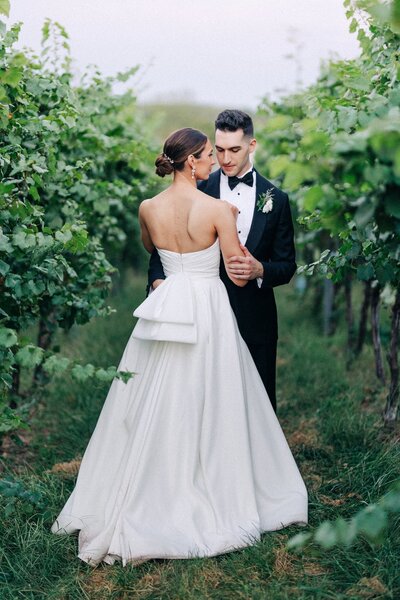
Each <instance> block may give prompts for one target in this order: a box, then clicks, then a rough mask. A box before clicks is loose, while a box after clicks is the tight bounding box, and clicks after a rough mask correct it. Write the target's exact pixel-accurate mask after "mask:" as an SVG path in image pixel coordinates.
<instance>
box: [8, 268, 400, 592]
mask: <svg viewBox="0 0 400 600" xmlns="http://www.w3.org/2000/svg"><path fill="white" fill-rule="evenodd" d="M143 285H144V283H143V280H137V279H136V280H134V279H131V280H129V282H128V284H127V285H126V287H125V289H124V290H123V292H121V293H120V294H119V295H118V296H115V297H114V298H113V303H114V305H115V307H116V308H117V309H118V312H117V313H115V314H114V315H112V316H111V317H109V318H108V319H107V320H99V321H97V322H94V323H92V324H90V325H88V326H85V327H83V328H81V329H75V330H73V331H72V332H71V333H70V334H69V335H68V339H67V341H66V342H65V340H63V348H65V347H66V348H67V352H69V353H70V355H73V356H77V355H79V356H80V357H81V358H82V359H83V360H85V361H90V362H93V363H94V364H99V365H100V364H102V365H108V364H112V363H114V364H116V363H117V362H118V360H119V358H120V356H121V353H122V350H123V348H124V345H125V343H126V341H127V339H128V336H129V334H130V331H131V328H132V316H131V313H132V310H133V307H134V306H135V305H137V303H138V302H139V301H140V298H141V296H142V295H143ZM277 295H278V302H279V312H280V345H279V359H278V363H279V367H278V410H279V418H280V420H281V423H282V426H283V428H284V431H285V433H286V435H287V437H288V440H289V443H290V445H291V447H292V450H293V452H294V454H295V457H296V460H297V462H298V464H299V466H300V470H301V472H302V474H303V476H304V478H305V481H306V484H307V487H308V489H309V494H310V522H311V525H316V524H318V523H319V522H320V521H321V520H324V519H326V518H335V517H337V516H338V515H342V516H344V517H347V516H350V515H351V514H353V512H355V510H356V509H357V508H358V507H359V506H360V504H361V503H368V502H371V501H374V500H376V499H377V498H378V497H379V496H380V495H381V494H383V493H384V492H385V491H386V490H387V488H388V486H389V485H390V483H391V482H392V481H393V480H394V479H396V478H398V477H399V476H400V461H399V458H400V456H399V455H400V450H399V444H398V440H397V441H396V434H395V433H392V434H390V435H389V434H386V433H384V432H383V431H382V429H381V423H380V416H379V410H380V409H381V407H382V405H383V398H382V393H381V392H380V390H379V387H378V386H377V384H376V381H375V379H374V374H373V373H372V372H371V369H370V362H369V360H368V357H364V358H362V359H360V360H359V361H358V362H357V364H355V365H354V366H353V368H352V369H351V371H349V372H347V373H346V372H345V371H344V366H343V365H344V357H343V352H342V348H343V340H342V339H341V336H340V334H338V335H337V336H335V337H334V338H331V339H329V340H327V339H324V338H323V337H322V336H321V335H320V333H319V330H318V328H317V326H316V324H315V322H314V321H313V320H312V318H311V317H310V315H311V310H310V309H309V308H308V307H307V302H306V301H303V300H301V301H299V299H298V298H297V297H296V296H295V294H294V292H293V290H292V289H290V288H289V287H287V286H286V289H281V290H278V294H277ZM107 388H108V385H99V384H94V383H91V384H84V385H83V384H80V385H79V384H77V383H73V382H71V381H69V380H63V379H60V380H59V381H57V382H56V383H55V384H52V386H51V388H50V389H49V390H48V391H47V392H46V398H44V400H43V402H42V404H41V408H40V410H39V411H38V413H37V415H36V417H35V422H34V425H33V429H32V432H31V433H29V434H25V436H26V440H27V441H29V444H27V446H26V447H23V448H20V447H19V446H17V445H15V444H12V443H10V444H9V447H8V451H7V455H6V456H5V458H4V463H3V469H4V471H5V473H6V474H7V473H14V474H15V473H17V475H18V477H20V478H22V479H23V480H24V481H25V483H26V486H27V487H29V488H30V489H37V490H39V491H41V492H42V494H43V495H44V497H45V500H46V503H47V509H46V511H45V513H44V514H40V513H35V512H34V513H33V514H27V512H26V503H25V504H24V503H23V502H20V501H18V502H17V504H16V511H15V512H14V513H13V514H11V515H9V516H8V517H5V516H4V515H2V518H1V520H0V539H1V542H0V598H1V600H15V599H17V598H23V599H35V600H36V599H38V600H39V599H43V598H49V599H54V600H67V599H68V600H79V599H89V600H92V599H93V600H105V599H114V600H125V599H143V600H164V599H165V600H170V599H171V600H203V599H204V600H206V599H216V600H225V599H226V600H236V599H246V600H247V599H254V600H275V599H282V600H283V599H286V598H287V599H296V600H303V599H304V600H308V599H314V598H315V599H329V598H332V599H335V600H337V599H346V600H349V599H350V600H351V599H358V598H367V599H368V598H374V599H384V598H392V599H394V600H395V599H396V598H400V575H399V570H398V564H397V563H398V557H399V556H400V542H399V526H398V524H397V525H395V526H393V527H392V528H391V531H390V533H389V535H388V537H387V539H386V541H385V542H384V543H383V544H382V545H381V546H380V547H379V548H373V547H371V546H370V545H369V544H368V543H367V542H366V541H363V540H361V541H359V542H357V544H356V545H355V546H353V547H351V548H350V549H335V550H333V551H330V552H325V553H323V552H320V551H318V550H317V549H316V548H311V549H309V550H307V551H305V552H304V553H301V554H292V553H289V552H288V551H287V550H286V547H285V544H286V541H287V539H288V538H289V537H290V536H291V535H293V534H295V533H297V532H298V530H299V529H298V528H296V527H291V528H287V529H285V530H283V531H281V532H275V533H271V534H265V535H264V536H263V538H262V540H261V541H260V542H259V543H258V544H257V545H256V546H253V547H251V548H247V549H244V550H241V551H238V552H234V553H231V554H227V555H223V556H220V557H216V558H210V559H191V560H179V561H178V560H177V561H161V560H159V561H151V562H148V563H145V564H143V565H141V566H139V567H126V568H122V566H121V565H118V564H117V565H114V566H112V567H110V566H107V565H105V566H100V567H99V568H97V569H92V568H91V567H89V566H88V565H86V564H84V563H82V562H81V561H79V559H77V558H76V547H77V541H76V538H75V536H69V537H67V536H65V537H64V536H54V535H52V534H50V533H49V527H50V524H51V523H52V520H53V518H54V517H55V516H56V514H58V511H59V510H60V508H61V507H62V505H63V503H64V501H65V499H66V498H67V496H68V494H69V493H70V492H71V490H72V487H73V484H74V477H75V474H76V471H77V468H78V465H79V457H80V456H81V454H82V452H83V451H84V449H85V447H86V444H87V441H88V438H89V436H90V434H91V431H92V430H93V427H94V424H95V422H96V418H97V415H98V412H99V410H100V407H101V405H102V402H103V401H104V398H105V394H106V391H107ZM397 438H398V434H397ZM3 476H4V474H3ZM0 511H2V512H3V507H2V505H1V501H0ZM0 514H1V513H0Z"/></svg>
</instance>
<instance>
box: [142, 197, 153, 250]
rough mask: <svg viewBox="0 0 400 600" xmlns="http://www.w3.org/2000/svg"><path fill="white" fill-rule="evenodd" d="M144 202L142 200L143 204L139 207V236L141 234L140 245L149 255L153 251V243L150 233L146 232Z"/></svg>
mask: <svg viewBox="0 0 400 600" xmlns="http://www.w3.org/2000/svg"><path fill="white" fill-rule="evenodd" d="M145 202H146V200H143V202H142V203H141V204H140V206H139V223H140V231H141V234H142V243H143V246H144V247H145V248H146V250H147V252H150V254H151V253H152V252H153V250H154V244H153V241H152V239H151V235H150V232H149V230H148V227H147V225H146V205H145ZM143 205H144V206H143Z"/></svg>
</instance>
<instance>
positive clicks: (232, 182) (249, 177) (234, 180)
mask: <svg viewBox="0 0 400 600" xmlns="http://www.w3.org/2000/svg"><path fill="white" fill-rule="evenodd" d="M238 183H245V184H246V185H249V186H250V187H253V170H251V171H249V172H248V173H246V175H245V176H244V177H236V175H234V176H233V177H228V185H229V187H230V188H231V190H233V189H234V188H235V187H236V186H237V184H238Z"/></svg>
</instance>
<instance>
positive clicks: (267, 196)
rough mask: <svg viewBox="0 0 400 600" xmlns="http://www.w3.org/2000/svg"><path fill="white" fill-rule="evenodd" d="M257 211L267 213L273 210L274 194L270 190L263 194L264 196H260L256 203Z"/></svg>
mask: <svg viewBox="0 0 400 600" xmlns="http://www.w3.org/2000/svg"><path fill="white" fill-rule="evenodd" d="M257 208H258V210H261V211H262V212H263V213H269V212H271V210H272V209H273V208H274V194H273V192H272V190H268V191H267V192H264V194H260V196H259V198H258V202H257Z"/></svg>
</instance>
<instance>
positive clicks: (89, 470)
mask: <svg viewBox="0 0 400 600" xmlns="http://www.w3.org/2000/svg"><path fill="white" fill-rule="evenodd" d="M214 162H215V161H214V159H213V150H212V146H211V144H210V142H209V140H208V139H207V137H206V136H205V135H204V134H203V133H201V132H200V131H197V130H195V129H190V128H185V129H181V130H179V131H176V132H174V133H172V134H171V135H170V136H169V137H168V139H167V140H166V142H165V144H164V150H163V153H162V154H160V156H159V157H158V158H157V160H156V172H157V174H158V175H160V176H161V177H164V176H165V175H168V174H173V183H172V184H171V185H170V186H169V187H168V188H167V189H166V190H165V191H163V192H161V193H160V194H158V195H157V196H155V197H154V198H151V199H149V200H145V201H144V202H142V204H141V206H140V210H139V219H140V225H141V231H142V240H143V244H144V246H145V248H146V249H147V250H148V251H149V252H151V251H152V250H153V249H154V248H157V250H158V253H159V255H160V258H161V261H162V265H163V269H164V272H165V274H166V276H167V277H166V279H165V281H164V282H163V283H161V284H160V285H159V286H158V287H157V288H156V289H155V291H153V292H152V293H151V294H150V295H149V297H148V298H147V299H146V300H145V301H144V302H143V303H142V304H141V305H140V306H139V307H138V308H137V309H136V310H135V312H134V315H135V316H136V317H138V322H137V324H136V327H135V328H134V330H133V332H132V335H131V338H130V340H129V341H128V344H127V346H126V348H125V351H124V354H123V356H122V359H121V363H120V365H119V369H120V370H128V371H132V372H134V373H135V375H134V376H133V378H132V379H131V380H129V382H128V383H126V384H125V383H123V382H122V381H120V380H114V382H113V383H112V385H111V388H110V390H109V393H108V396H107V399H106V401H105V403H104V406H103V409H102V411H101V413H100V416H99V419H98V422H97V425H96V428H95V430H94V432H93V435H92V437H91V439H90V441H89V444H88V446H87V449H86V451H85V454H84V456H83V459H82V464H81V467H80V471H79V475H78V478H77V482H76V486H75V489H74V490H73V492H72V494H71V496H70V497H69V499H68V501H67V503H66V504H65V506H64V508H63V509H62V511H61V513H60V514H59V516H58V518H57V519H56V521H55V522H54V524H53V526H52V531H53V532H54V533H71V532H74V531H77V530H79V554H78V556H79V558H80V559H82V560H83V561H85V562H87V563H89V564H91V565H97V564H99V563H100V562H101V561H104V562H106V563H109V564H112V563H113V562H114V561H115V560H121V561H122V563H123V564H124V565H126V564H127V563H134V564H138V563H139V562H141V561H144V560H149V559H152V558H171V559H173V558H175V559H178V558H192V557H205V556H214V555H217V554H221V553H224V552H230V551H232V550H236V549H238V548H242V547H245V546H248V545H251V544H254V543H255V542H256V541H257V540H258V539H259V538H260V535H261V534H262V533H263V532H265V531H274V530H277V529H281V528H282V527H286V526H288V525H290V524H292V523H303V524H304V523H307V491H306V488H305V486H304V483H303V480H302V478H301V475H300V473H299V471H298V468H297V466H296V463H295V461H294V458H293V456H292V454H291V452H290V449H289V446H288V444H287V442H286V439H285V437H284V435H283V432H282V430H281V427H280V425H279V422H278V420H277V418H276V415H275V413H274V411H273V409H272V407H271V404H270V402H269V399H268V396H267V393H266V391H265V387H264V385H263V383H262V381H261V379H260V376H259V374H258V372H257V369H256V367H255V365H254V362H253V359H252V358H251V355H250V353H249V351H248V349H247V346H246V345H245V343H244V341H243V339H242V338H241V336H240V334H239V331H238V327H237V323H236V319H235V316H234V314H233V312H232V309H231V307H230V304H229V300H228V295H227V292H226V289H225V286H224V284H223V283H222V281H221V280H220V278H219V263H220V257H221V253H222V259H223V260H224V261H226V260H227V259H228V258H229V257H231V256H237V255H239V254H241V250H240V246H239V240H238V236H237V231H236V222H235V216H234V213H233V207H231V205H229V204H228V203H227V202H222V201H221V200H216V199H214V198H211V197H210V196H207V195H206V194H203V193H202V192H200V191H198V190H197V188H196V182H197V181H198V180H204V179H207V178H208V177H209V174H210V172H211V168H212V165H213V164H214ZM232 281H233V282H234V283H235V284H236V285H239V286H243V285H246V283H247V281H245V280H238V279H235V278H232Z"/></svg>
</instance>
